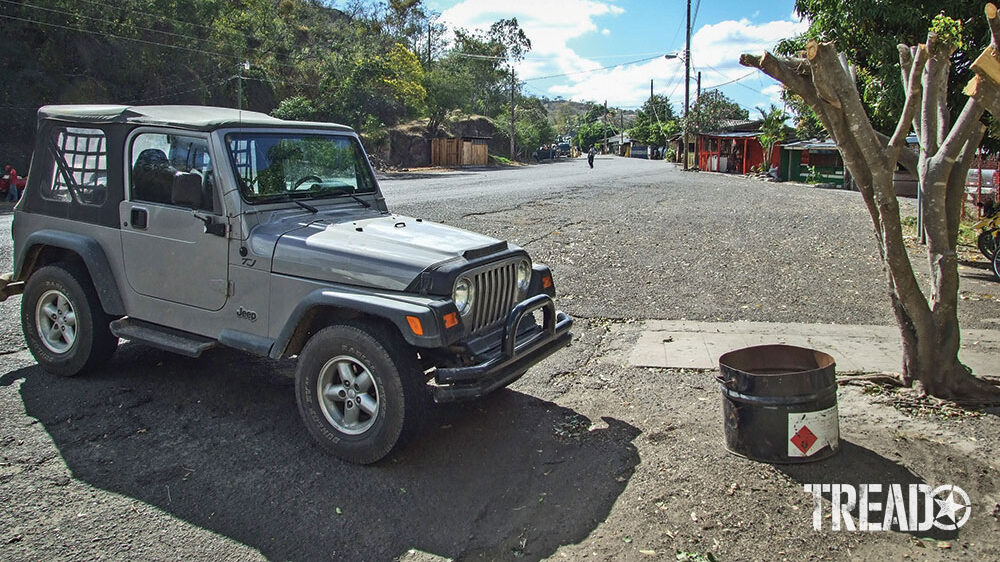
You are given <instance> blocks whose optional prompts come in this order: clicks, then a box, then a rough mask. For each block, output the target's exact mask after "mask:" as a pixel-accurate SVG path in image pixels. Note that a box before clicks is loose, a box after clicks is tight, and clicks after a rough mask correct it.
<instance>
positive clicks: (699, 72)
mask: <svg viewBox="0 0 1000 562" xmlns="http://www.w3.org/2000/svg"><path fill="white" fill-rule="evenodd" d="M696 91H697V92H698V93H697V94H695V96H694V103H695V105H698V100H700V99H701V71H700V70H699V71H698V89H697V90H696Z"/></svg>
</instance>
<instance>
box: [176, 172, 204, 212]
mask: <svg viewBox="0 0 1000 562" xmlns="http://www.w3.org/2000/svg"><path fill="white" fill-rule="evenodd" d="M170 202H171V203H173V204H174V205H180V206H182V207H189V208H191V209H200V208H201V205H202V191H201V176H200V175H198V174H196V173H194V172H176V173H175V174H174V178H173V183H172V184H171V186H170Z"/></svg>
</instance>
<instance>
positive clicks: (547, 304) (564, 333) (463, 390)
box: [432, 295, 573, 402]
mask: <svg viewBox="0 0 1000 562" xmlns="http://www.w3.org/2000/svg"><path fill="white" fill-rule="evenodd" d="M536 310H540V311H542V318H543V322H542V325H541V326H538V325H535V326H533V327H532V328H531V329H530V330H527V331H524V330H519V328H520V325H521V320H522V319H523V318H524V317H525V316H527V315H529V314H531V313H533V312H534V311H536ZM572 326H573V319H572V318H570V317H569V316H568V315H567V314H564V313H562V312H559V311H557V310H556V306H555V303H554V302H553V301H552V298H551V297H549V296H548V295H537V296H534V297H531V298H530V299H527V300H525V301H523V302H521V303H519V304H518V305H517V306H515V307H514V309H513V310H511V312H510V314H509V315H508V316H507V321H506V322H505V323H504V327H503V337H502V338H501V339H500V345H499V347H497V348H495V349H493V350H491V351H490V352H489V353H487V354H484V355H483V356H482V357H481V360H480V361H479V362H478V363H476V364H475V365H468V366H465V367H455V368H447V369H437V370H436V371H435V372H434V380H435V382H436V383H437V385H438V386H434V387H432V388H433V392H434V401H435V402H456V401H459V400H470V399H473V398H479V397H480V396H485V395H487V394H489V393H490V392H493V391H494V390H496V389H498V388H501V387H503V386H506V385H508V384H510V383H512V382H514V381H516V380H517V379H519V378H521V375H523V374H524V373H525V371H527V370H528V368H529V367H531V366H532V365H534V364H535V363H538V362H539V361H541V360H542V359H545V358H546V357H548V356H549V355H552V354H553V353H555V352H556V351H559V350H560V349H562V348H563V347H566V346H567V345H569V342H570V340H571V339H572V338H573V333H572V332H570V331H569V330H570V328H571V327H572ZM519 332H520V333H519Z"/></svg>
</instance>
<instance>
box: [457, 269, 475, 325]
mask: <svg viewBox="0 0 1000 562" xmlns="http://www.w3.org/2000/svg"><path fill="white" fill-rule="evenodd" d="M475 299H476V290H475V289H474V288H473V287H472V281H470V280H469V278H468V277H462V278H461V279H459V280H458V282H457V283H455V290H454V291H453V292H452V295H451V300H453V301H455V308H457V309H458V313H459V314H461V315H462V316H465V315H466V314H468V313H469V311H471V310H472V301H474V300H475Z"/></svg>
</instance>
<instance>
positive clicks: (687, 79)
mask: <svg viewBox="0 0 1000 562" xmlns="http://www.w3.org/2000/svg"><path fill="white" fill-rule="evenodd" d="M686 37H687V38H686V40H685V42H684V169H685V170H687V169H688V111H690V110H691V0H687V33H686Z"/></svg>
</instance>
